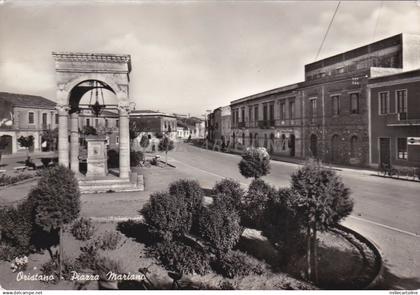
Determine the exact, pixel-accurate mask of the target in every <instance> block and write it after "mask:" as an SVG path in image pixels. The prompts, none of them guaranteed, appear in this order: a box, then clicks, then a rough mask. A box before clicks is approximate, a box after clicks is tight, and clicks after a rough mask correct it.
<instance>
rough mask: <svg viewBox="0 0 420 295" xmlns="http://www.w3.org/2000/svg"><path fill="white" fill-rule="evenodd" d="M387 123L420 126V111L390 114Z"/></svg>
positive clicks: (401, 125) (397, 125)
mask: <svg viewBox="0 0 420 295" xmlns="http://www.w3.org/2000/svg"><path fill="white" fill-rule="evenodd" d="M386 125H387V126H389V127H403V126H420V113H397V114H393V115H388V116H387V118H386Z"/></svg>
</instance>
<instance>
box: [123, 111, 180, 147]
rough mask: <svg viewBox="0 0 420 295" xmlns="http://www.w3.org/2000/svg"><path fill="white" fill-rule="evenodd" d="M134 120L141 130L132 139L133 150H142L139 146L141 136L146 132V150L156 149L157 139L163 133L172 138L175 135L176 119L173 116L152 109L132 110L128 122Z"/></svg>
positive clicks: (174, 137)
mask: <svg viewBox="0 0 420 295" xmlns="http://www.w3.org/2000/svg"><path fill="white" fill-rule="evenodd" d="M131 122H136V124H138V125H139V126H140V127H141V129H142V132H141V133H140V134H139V136H138V137H137V138H135V139H133V141H132V143H131V144H132V145H131V147H132V148H133V149H135V150H144V148H143V147H141V146H140V140H141V137H142V136H143V135H144V134H146V135H147V136H148V137H149V139H150V144H149V147H147V148H146V150H147V151H152V152H155V151H157V150H158V145H159V140H160V138H161V137H162V136H163V135H164V134H165V135H167V136H169V138H171V139H172V140H176V137H177V132H178V131H177V119H176V117H175V116H173V115H170V114H166V113H162V112H159V111H152V110H134V111H132V112H131V113H130V124H131Z"/></svg>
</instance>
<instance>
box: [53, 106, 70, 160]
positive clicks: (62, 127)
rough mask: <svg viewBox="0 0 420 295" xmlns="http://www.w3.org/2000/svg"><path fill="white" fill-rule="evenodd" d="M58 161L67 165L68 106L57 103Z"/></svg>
mask: <svg viewBox="0 0 420 295" xmlns="http://www.w3.org/2000/svg"><path fill="white" fill-rule="evenodd" d="M56 109H57V112H58V163H59V164H61V165H63V166H65V167H69V139H68V120H69V113H68V111H69V109H70V108H69V107H68V106H67V105H58V106H57V107H56Z"/></svg>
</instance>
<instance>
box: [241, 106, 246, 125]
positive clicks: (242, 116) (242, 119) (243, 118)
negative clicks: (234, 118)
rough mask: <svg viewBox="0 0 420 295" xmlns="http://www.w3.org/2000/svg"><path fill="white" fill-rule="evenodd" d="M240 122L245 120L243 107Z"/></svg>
mask: <svg viewBox="0 0 420 295" xmlns="http://www.w3.org/2000/svg"><path fill="white" fill-rule="evenodd" d="M241 122H245V108H244V107H243V108H242V109H241Z"/></svg>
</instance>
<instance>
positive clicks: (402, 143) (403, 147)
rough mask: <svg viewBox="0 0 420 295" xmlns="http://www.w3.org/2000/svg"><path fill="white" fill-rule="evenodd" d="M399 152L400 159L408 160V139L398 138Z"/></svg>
mask: <svg viewBox="0 0 420 295" xmlns="http://www.w3.org/2000/svg"><path fill="white" fill-rule="evenodd" d="M397 151H398V154H397V157H398V159H402V160H407V138H397Z"/></svg>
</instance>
